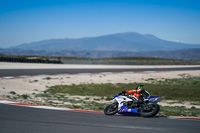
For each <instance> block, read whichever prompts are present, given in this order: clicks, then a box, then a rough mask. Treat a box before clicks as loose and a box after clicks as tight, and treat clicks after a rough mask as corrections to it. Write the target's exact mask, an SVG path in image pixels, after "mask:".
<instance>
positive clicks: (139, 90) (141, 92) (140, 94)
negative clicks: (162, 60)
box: [122, 85, 150, 103]
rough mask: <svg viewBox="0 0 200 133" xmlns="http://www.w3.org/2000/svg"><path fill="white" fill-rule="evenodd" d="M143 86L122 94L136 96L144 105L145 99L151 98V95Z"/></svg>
mask: <svg viewBox="0 0 200 133" xmlns="http://www.w3.org/2000/svg"><path fill="white" fill-rule="evenodd" d="M143 86H144V85H138V86H137V87H136V88H135V89H134V90H129V91H128V90H127V91H122V94H134V96H135V97H136V98H137V99H138V101H137V102H139V103H142V102H143V100H144V99H143V98H144V97H145V98H146V97H148V96H150V94H149V93H148V92H146V91H145V90H144V89H143Z"/></svg>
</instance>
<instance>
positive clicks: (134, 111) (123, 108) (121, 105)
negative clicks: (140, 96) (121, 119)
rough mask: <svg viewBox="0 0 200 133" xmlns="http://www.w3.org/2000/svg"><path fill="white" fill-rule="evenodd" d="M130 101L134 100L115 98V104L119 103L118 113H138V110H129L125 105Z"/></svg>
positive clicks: (117, 96) (118, 96) (123, 97)
mask: <svg viewBox="0 0 200 133" xmlns="http://www.w3.org/2000/svg"><path fill="white" fill-rule="evenodd" d="M129 101H133V100H132V99H130V98H128V97H126V96H121V95H116V96H114V98H113V102H118V113H123V112H131V113H137V112H138V109H128V107H126V106H124V105H123V104H124V103H125V102H129Z"/></svg>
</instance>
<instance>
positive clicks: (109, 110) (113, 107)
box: [104, 103, 118, 115]
mask: <svg viewBox="0 0 200 133" xmlns="http://www.w3.org/2000/svg"><path fill="white" fill-rule="evenodd" d="M117 112H118V103H112V104H110V105H108V106H107V107H106V108H105V109H104V114H105V115H114V114H116V113H117Z"/></svg>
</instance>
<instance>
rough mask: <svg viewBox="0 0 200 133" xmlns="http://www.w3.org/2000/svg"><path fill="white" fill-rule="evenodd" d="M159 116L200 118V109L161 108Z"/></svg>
mask: <svg viewBox="0 0 200 133" xmlns="http://www.w3.org/2000/svg"><path fill="white" fill-rule="evenodd" d="M159 115H167V116H196V117H200V109H197V108H195V107H192V108H185V107H177V106H176V107H169V106H164V107H162V106H160V111H159Z"/></svg>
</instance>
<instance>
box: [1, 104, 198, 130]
mask: <svg viewBox="0 0 200 133" xmlns="http://www.w3.org/2000/svg"><path fill="white" fill-rule="evenodd" d="M199 125H200V121H198V120H180V119H167V118H165V117H154V118H142V117H138V116H121V115H115V116H105V115H104V114H95V113H84V112H72V111H56V110H45V109H35V108H28V107H21V106H13V105H5V104H0V133H80V132H81V133H126V132H127V133H147V132H148V133H177V132H181V133H198V132H199V131H200V126H199Z"/></svg>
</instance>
